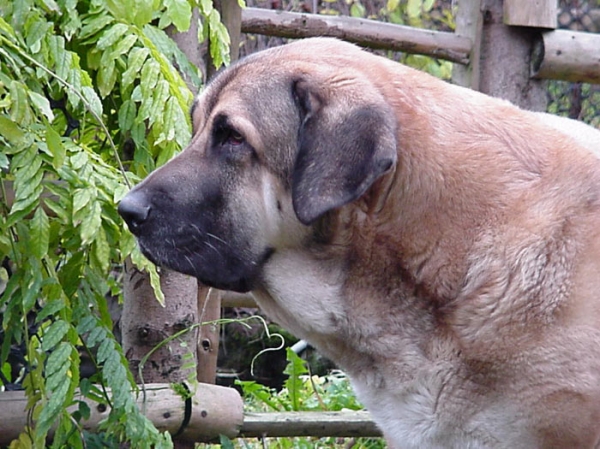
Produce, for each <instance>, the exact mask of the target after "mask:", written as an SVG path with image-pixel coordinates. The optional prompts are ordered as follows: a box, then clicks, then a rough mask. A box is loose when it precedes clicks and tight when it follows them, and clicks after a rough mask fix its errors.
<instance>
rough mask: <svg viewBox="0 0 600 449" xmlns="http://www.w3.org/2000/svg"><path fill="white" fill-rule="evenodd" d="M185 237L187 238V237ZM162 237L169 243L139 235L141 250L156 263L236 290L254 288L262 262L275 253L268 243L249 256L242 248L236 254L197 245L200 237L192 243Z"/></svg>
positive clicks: (227, 288) (245, 290) (216, 285)
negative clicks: (239, 253)
mask: <svg viewBox="0 0 600 449" xmlns="http://www.w3.org/2000/svg"><path fill="white" fill-rule="evenodd" d="M186 240H187V241H190V239H189V237H186ZM163 241H165V242H166V241H170V242H171V244H170V245H167V246H165V245H164V244H163V245H161V244H158V245H157V244H156V243H155V242H154V241H153V239H152V240H150V239H148V238H146V237H144V236H138V244H139V247H140V250H141V251H142V253H143V254H144V255H145V256H146V257H147V258H148V259H149V260H150V261H151V262H153V263H154V264H155V265H157V266H160V267H164V268H168V269H171V270H174V271H177V272H179V273H183V274H187V275H188V276H193V277H195V278H196V279H198V280H199V281H200V282H201V283H202V284H204V285H207V286H209V287H214V288H218V289H219V290H231V291H235V292H239V293H246V292H248V291H250V290H253V289H254V288H255V286H256V284H257V282H258V281H259V280H260V276H261V272H262V268H263V266H264V265H265V264H266V263H267V262H268V260H269V259H270V258H271V256H272V255H273V253H274V250H273V249H272V248H269V247H267V248H265V249H264V250H263V251H262V252H261V253H260V254H259V255H258V256H254V257H252V256H251V255H248V254H244V252H241V253H242V255H241V256H239V255H235V254H234V253H233V252H231V251H226V250H224V249H223V248H219V247H216V246H214V245H211V246H206V248H208V249H204V250H200V249H198V248H197V247H196V246H197V245H198V243H202V242H201V241H200V240H199V239H194V243H195V245H192V246H190V245H189V244H188V245H186V244H183V243H178V242H176V241H175V239H170V240H169V239H165V240H163Z"/></svg>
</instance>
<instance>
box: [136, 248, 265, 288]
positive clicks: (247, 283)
mask: <svg viewBox="0 0 600 449" xmlns="http://www.w3.org/2000/svg"><path fill="white" fill-rule="evenodd" d="M138 245H139V248H140V250H141V252H142V254H144V256H145V257H146V258H147V259H148V260H150V261H151V262H152V263H153V264H154V265H156V266H158V267H164V268H168V269H170V270H174V271H177V272H179V273H183V274H187V275H188V276H193V277H195V278H196V279H197V280H198V281H200V282H201V283H202V284H205V285H207V286H210V287H214V288H218V289H219V290H231V291H235V292H238V293H247V292H249V291H251V290H253V289H254V287H255V286H256V284H257V283H258V282H259V279H260V276H261V272H262V267H264V265H265V264H266V263H267V262H268V261H269V259H271V257H272V256H273V254H274V253H275V248H272V247H270V246H269V247H267V248H265V250H264V251H263V253H262V255H261V256H260V257H259V258H258V261H257V262H255V263H253V264H252V265H253V266H254V267H255V268H254V270H252V273H251V274H250V275H249V276H240V277H239V278H238V279H236V280H232V281H229V282H219V281H216V280H214V279H208V278H206V277H204V276H202V272H201V270H198V269H197V268H196V266H195V265H192V264H189V265H188V268H189V269H187V270H185V267H183V266H180V267H175V265H176V264H173V263H171V262H170V260H172V259H171V258H168V257H160V256H157V255H156V254H155V253H154V252H153V251H152V250H151V249H150V247H148V246H146V245H145V244H144V242H143V241H141V240H140V239H138ZM181 269H184V270H185V271H181Z"/></svg>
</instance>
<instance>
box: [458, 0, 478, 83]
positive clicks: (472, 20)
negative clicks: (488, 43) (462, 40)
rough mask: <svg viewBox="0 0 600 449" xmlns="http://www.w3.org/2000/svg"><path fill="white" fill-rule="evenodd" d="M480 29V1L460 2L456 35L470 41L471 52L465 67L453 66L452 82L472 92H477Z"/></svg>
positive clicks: (467, 0)
mask: <svg viewBox="0 0 600 449" xmlns="http://www.w3.org/2000/svg"><path fill="white" fill-rule="evenodd" d="M482 28H483V10H482V5H481V0H461V1H460V3H459V5H458V12H457V14H456V34H457V35H459V36H464V37H467V38H469V39H471V52H470V53H469V63H468V64H467V65H465V66H463V65H459V64H454V65H453V67H452V81H453V82H454V83H455V84H458V85H459V86H463V87H468V88H470V89H473V90H479V75H480V73H479V71H480V68H479V65H480V61H481V33H482Z"/></svg>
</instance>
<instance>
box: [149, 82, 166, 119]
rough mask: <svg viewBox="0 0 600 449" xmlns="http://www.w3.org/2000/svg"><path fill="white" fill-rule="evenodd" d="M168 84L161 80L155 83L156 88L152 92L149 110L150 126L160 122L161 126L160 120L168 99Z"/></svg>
mask: <svg viewBox="0 0 600 449" xmlns="http://www.w3.org/2000/svg"><path fill="white" fill-rule="evenodd" d="M169 87H170V86H169V83H168V82H167V81H166V80H164V79H162V80H159V81H158V82H157V83H156V87H155V88H154V91H153V92H152V106H151V109H150V124H153V123H155V122H160V123H161V125H162V122H163V120H162V118H163V115H164V112H165V105H166V104H167V100H168V99H169V95H170V94H169Z"/></svg>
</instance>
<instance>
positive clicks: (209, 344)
mask: <svg viewBox="0 0 600 449" xmlns="http://www.w3.org/2000/svg"><path fill="white" fill-rule="evenodd" d="M198 311H199V313H200V315H199V322H200V323H207V324H203V325H202V327H201V328H200V334H199V336H198V347H197V351H196V353H197V355H198V365H197V367H198V371H197V376H198V381H199V382H204V383H210V384H214V383H215V381H216V378H217V358H218V355H219V326H218V325H217V324H212V323H210V322H211V321H215V320H218V319H219V318H221V292H220V291H219V290H216V289H213V288H208V287H206V286H204V285H202V284H198Z"/></svg>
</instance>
